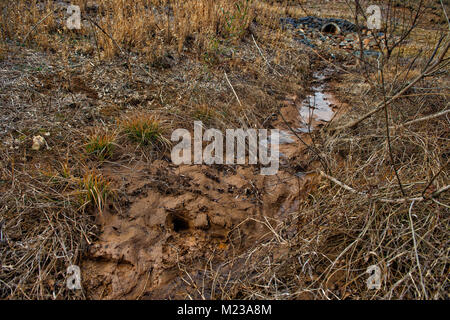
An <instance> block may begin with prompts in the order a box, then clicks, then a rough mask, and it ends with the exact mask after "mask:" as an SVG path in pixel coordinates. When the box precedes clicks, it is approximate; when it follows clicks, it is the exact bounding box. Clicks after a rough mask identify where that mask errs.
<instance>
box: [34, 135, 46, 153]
mask: <svg viewBox="0 0 450 320" xmlns="http://www.w3.org/2000/svg"><path fill="white" fill-rule="evenodd" d="M44 145H45V139H44V138H43V137H42V136H34V137H33V145H32V146H31V149H32V150H35V151H39V150H40V149H41V148H42V147H43V146H44Z"/></svg>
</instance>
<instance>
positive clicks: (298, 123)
mask: <svg viewBox="0 0 450 320" xmlns="http://www.w3.org/2000/svg"><path fill="white" fill-rule="evenodd" d="M330 73H331V71H330V70H325V71H322V72H318V73H315V74H314V81H313V82H314V85H313V86H312V93H311V94H310V95H309V96H307V97H306V98H305V99H304V100H303V101H300V100H298V99H297V97H288V98H287V99H286V101H285V106H284V107H283V108H282V109H281V113H282V115H283V117H282V118H284V119H288V120H287V121H286V122H285V121H283V120H282V119H278V120H277V121H276V122H275V123H274V124H273V125H274V127H275V128H276V129H280V130H281V131H280V157H281V159H280V162H281V167H280V170H279V172H278V174H277V175H274V176H261V175H259V172H258V171H259V170H258V169H257V168H255V167H252V166H236V167H231V166H206V165H181V166H175V165H173V164H172V163H169V162H166V161H162V160H157V161H154V162H153V163H151V164H149V163H136V164H134V166H132V167H127V166H123V165H117V164H110V165H108V166H107V167H105V168H104V170H103V174H104V175H105V176H106V177H107V178H109V179H110V180H111V181H112V183H113V185H114V187H115V188H116V189H117V190H120V192H119V193H118V196H117V201H116V205H115V206H110V207H108V208H106V209H105V210H104V212H103V213H102V214H101V215H100V216H99V221H98V223H99V224H100V226H101V230H102V232H101V234H100V236H99V239H98V241H96V243H94V244H92V245H91V246H90V248H89V252H88V255H87V257H86V258H85V259H84V261H83V263H82V273H83V286H84V287H85V288H89V290H88V293H89V295H88V297H89V298H95V299H182V298H187V297H197V298H207V299H209V298H214V296H213V293H212V292H206V293H205V292H202V294H201V296H199V291H198V289H196V286H197V285H201V283H202V282H203V284H204V281H205V279H204V278H203V279H202V278H201V277H200V274H201V271H202V270H204V269H205V266H206V265H207V264H208V263H210V264H211V265H220V263H221V261H222V262H223V261H227V260H229V259H230V257H231V256H235V255H236V254H239V253H240V252H245V250H247V249H248V248H250V247H252V246H254V245H255V244H256V243H258V241H261V240H263V239H264V238H267V237H268V236H270V234H271V231H270V229H271V227H272V225H276V224H277V223H278V222H280V221H283V220H284V219H286V217H287V216H288V215H289V214H290V213H294V212H297V211H298V209H299V203H300V201H301V199H302V198H303V197H305V196H306V195H307V194H308V192H309V190H310V188H311V186H312V185H314V184H316V181H317V179H318V177H317V175H316V174H315V173H311V172H305V171H302V170H298V168H294V167H292V163H294V162H295V161H298V160H299V159H301V158H302V157H305V149H306V147H305V146H304V145H303V144H302V143H300V141H299V140H298V139H297V137H296V136H295V134H294V133H293V132H292V130H291V129H292V128H294V130H295V131H296V132H297V134H300V135H301V136H302V137H303V140H304V141H305V142H306V143H308V144H309V143H311V142H312V141H311V138H310V134H309V132H310V131H312V130H314V129H316V128H317V127H319V126H320V125H323V124H324V123H326V122H327V121H330V120H331V119H332V117H333V116H334V107H336V104H335V103H334V102H335V101H334V99H333V96H332V94H331V93H329V92H327V84H326V79H327V77H328V76H329V74H330ZM268 143H270V141H269V142H268ZM293 228H294V229H295V226H293ZM294 229H293V230H292V233H293V234H295V230H294ZM238 267H239V266H238V265H236V264H234V266H233V268H238ZM224 270H225V269H224ZM223 272H225V271H223ZM186 279H188V280H189V281H187V280H186ZM195 283H199V284H197V285H196V284H195ZM209 287H210V286H209Z"/></svg>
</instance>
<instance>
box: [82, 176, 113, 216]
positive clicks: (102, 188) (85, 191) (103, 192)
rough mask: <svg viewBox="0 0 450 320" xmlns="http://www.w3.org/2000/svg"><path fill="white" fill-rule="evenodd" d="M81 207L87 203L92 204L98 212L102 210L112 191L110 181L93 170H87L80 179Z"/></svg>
mask: <svg viewBox="0 0 450 320" xmlns="http://www.w3.org/2000/svg"><path fill="white" fill-rule="evenodd" d="M79 193H80V197H81V208H83V209H84V208H85V207H86V206H88V205H89V204H92V205H94V206H95V207H96V208H97V209H98V210H99V212H103V209H104V207H105V204H106V201H107V200H108V197H109V196H111V195H112V193H113V191H112V189H111V186H110V182H109V181H107V180H106V179H105V178H103V176H102V175H101V174H99V173H97V172H95V171H88V172H86V173H85V174H84V176H83V178H82V179H81V181H80V191H79Z"/></svg>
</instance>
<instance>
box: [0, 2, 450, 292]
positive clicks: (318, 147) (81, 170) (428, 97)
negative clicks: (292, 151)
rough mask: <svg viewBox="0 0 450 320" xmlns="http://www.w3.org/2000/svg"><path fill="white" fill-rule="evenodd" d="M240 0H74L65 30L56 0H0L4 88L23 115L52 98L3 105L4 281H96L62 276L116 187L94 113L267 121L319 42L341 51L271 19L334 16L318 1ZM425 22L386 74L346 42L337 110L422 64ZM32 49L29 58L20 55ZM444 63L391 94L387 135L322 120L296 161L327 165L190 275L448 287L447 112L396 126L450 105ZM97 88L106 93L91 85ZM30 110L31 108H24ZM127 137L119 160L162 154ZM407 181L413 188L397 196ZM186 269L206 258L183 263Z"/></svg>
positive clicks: (269, 282)
mask: <svg viewBox="0 0 450 320" xmlns="http://www.w3.org/2000/svg"><path fill="white" fill-rule="evenodd" d="M236 3H237V2H236V1H226V0H220V1H213V0H203V1H199V0H190V1H170V2H169V1H166V0H161V1H154V0H148V1H145V0H139V1H118V0H116V1H113V0H110V1H107V0H100V1H97V4H98V7H94V6H92V5H91V4H89V3H88V1H83V0H79V1H74V4H79V5H80V6H81V7H82V10H83V12H84V13H85V14H86V15H87V16H88V17H89V18H90V19H91V20H87V21H86V24H85V25H84V27H83V29H82V30H80V31H69V30H67V29H66V28H65V27H64V23H63V22H64V21H65V19H66V17H65V13H64V11H63V10H59V11H58V9H57V8H56V7H55V5H54V2H53V1H45V2H40V1H36V0H35V1H22V0H19V1H15V2H11V1H9V2H2V7H1V9H2V10H1V12H2V13H1V20H0V26H1V30H2V41H3V43H2V45H1V47H0V62H2V58H1V57H2V52H3V56H5V57H6V58H8V59H9V60H8V61H10V60H12V59H13V58H14V59H16V60H14V62H13V63H12V65H13V66H14V68H17V69H19V70H20V75H17V73H18V72H19V71H17V70H16V69H14V68H13V67H11V66H10V65H7V66H8V68H10V69H11V70H13V71H12V72H11V76H10V77H11V79H13V80H14V81H15V82H14V81H9V79H3V80H2V81H4V82H3V83H2V85H4V87H5V88H7V89H8V94H9V96H6V98H5V99H4V100H2V101H3V102H5V107H8V108H10V109H12V108H14V110H17V111H15V112H16V113H18V114H19V110H21V109H20V108H17V109H15V108H16V104H17V105H18V106H19V107H22V106H23V105H25V106H27V107H29V108H32V107H35V106H39V107H40V108H41V109H40V110H47V111H48V114H46V115H45V117H44V116H43V115H42V114H41V113H39V112H35V117H36V119H34V120H35V121H34V122H33V121H31V120H29V119H28V120H27V121H25V120H24V121H23V122H20V123H19V124H17V127H13V124H14V125H15V122H14V121H13V120H14V118H13V117H10V118H8V121H11V126H12V129H11V132H12V133H11V139H12V140H13V141H14V144H13V145H12V146H2V148H1V149H0V152H1V162H0V170H1V178H0V190H1V191H2V193H1V196H0V228H1V229H0V231H1V232H2V240H3V239H6V240H3V242H2V243H0V251H1V263H2V269H1V271H0V284H1V285H0V297H1V298H7V299H18V298H24V299H36V298H38V299H62V298H85V297H86V295H85V292H73V291H69V290H67V289H66V287H65V276H66V274H65V271H66V267H67V265H70V264H77V263H79V261H80V260H81V259H82V258H83V255H84V254H85V253H86V251H87V247H88V246H89V245H90V244H92V243H93V242H94V241H95V239H96V236H97V233H98V231H99V230H98V227H97V226H96V224H95V220H96V217H97V216H98V213H99V211H98V209H100V211H101V209H103V208H104V206H105V205H106V204H113V202H114V199H111V198H108V197H106V195H107V193H108V190H107V188H104V187H107V186H108V184H107V182H105V181H104V180H103V179H102V177H101V175H98V176H97V175H95V176H93V175H92V172H96V174H97V171H93V170H94V169H96V170H100V171H101V166H102V163H103V161H100V162H98V161H96V160H93V161H89V160H87V159H86V157H85V155H84V152H82V151H83V145H84V144H85V141H83V139H81V138H80V137H83V136H84V133H85V131H86V128H88V127H89V128H90V127H92V126H93V127H100V128H101V129H102V130H106V128H107V127H108V128H109V129H111V130H114V129H117V128H116V127H117V122H116V119H117V118H123V117H125V118H126V115H125V116H124V113H128V115H129V114H131V115H133V114H146V115H148V117H149V119H154V117H160V118H162V119H165V120H167V123H168V126H170V127H186V128H188V129H191V128H190V126H191V125H192V123H193V120H202V121H203V122H204V124H206V125H207V126H208V127H216V128H219V129H224V128H230V127H255V128H259V127H270V125H271V121H272V119H275V118H276V116H277V114H278V111H279V108H280V107H281V102H282V101H283V100H284V99H285V97H286V96H287V95H293V94H300V95H302V94H303V92H304V88H307V87H308V86H309V83H308V80H309V78H310V74H311V73H312V71H314V69H318V68H323V67H324V66H328V63H324V62H323V61H322V60H321V58H320V57H327V58H328V59H331V58H330V57H331V56H330V51H329V50H333V52H331V53H335V52H334V49H333V48H331V49H330V48H328V49H329V50H328V52H327V50H324V52H317V51H316V52H313V51H307V50H306V49H305V48H303V47H300V46H299V44H298V43H296V42H295V41H293V40H292V38H290V37H291V35H290V34H286V32H284V31H282V30H281V28H279V18H280V17H282V16H285V15H287V14H289V15H292V16H294V17H295V16H303V15H306V14H320V15H325V16H328V15H329V16H333V15H335V14H334V12H336V11H330V7H326V6H323V5H324V4H325V2H324V3H319V2H318V3H314V4H311V6H307V5H304V6H303V7H299V6H297V5H295V4H293V5H291V6H288V5H287V3H278V2H276V3H268V2H267V1H255V2H253V3H252V4H250V6H249V9H248V12H247V13H246V14H245V15H243V14H242V9H237V7H236ZM240 3H242V4H245V3H246V1H240ZM302 4H303V3H302ZM327 9H328V10H327ZM348 9H349V7H348V6H347V5H346V3H345V1H344V2H342V3H339V12H340V13H339V14H340V16H341V17H347V18H348V17H351V16H352V15H351V11H349V10H348ZM53 10H55V14H50V13H51V12H53ZM424 24H426V23H424ZM424 32H425V31H421V32H418V33H412V34H411V35H410V38H408V39H407V40H414V39H415V40H420V39H421V40H420V41H416V42H412V43H411V42H410V43H406V44H405V46H402V47H399V48H398V49H397V50H395V51H394V52H393V54H392V59H391V60H390V62H389V63H386V64H385V65H384V66H383V72H384V78H385V80H386V82H385V84H384V90H383V88H382V85H381V82H380V80H381V79H380V74H379V73H378V72H374V70H373V69H370V68H368V69H367V72H365V73H364V72H362V71H361V68H360V67H359V66H356V65H355V59H354V58H352V57H348V56H347V57H346V58H342V57H343V56H342V55H341V54H339V53H336V56H337V57H338V59H336V61H334V62H335V63H336V64H339V68H340V69H339V70H342V69H343V70H344V71H345V72H342V74H341V75H339V79H338V80H339V81H337V82H340V84H336V88H337V89H336V90H337V95H338V97H339V98H340V99H341V100H342V101H343V102H346V103H347V104H348V105H349V106H350V108H349V110H348V111H347V114H346V115H345V116H343V117H340V118H339V124H346V123H348V122H349V121H350V120H352V119H357V118H359V117H360V116H361V115H363V114H364V113H366V112H368V111H370V110H372V108H373V103H376V102H380V101H383V98H384V96H383V91H387V92H388V94H387V96H389V95H390V94H391V93H392V92H396V90H397V89H398V88H401V87H402V86H403V85H404V84H405V83H406V82H407V81H410V80H411V79H413V78H414V77H415V76H417V75H418V74H420V71H421V68H423V67H424V66H425V65H426V62H427V60H426V57H427V55H428V56H429V55H430V54H432V52H433V48H432V47H431V46H430V43H429V42H431V40H436V38H434V39H432V38H433V35H434V37H435V36H436V32H434V31H433V32H431V31H429V33H428V34H427V35H428V36H426V37H424ZM252 36H254V38H252ZM447 36H448V34H447ZM424 38H425V39H426V40H427V41H423V40H424ZM253 39H255V42H256V43H257V46H259V48H260V49H261V52H260V51H259V50H258V48H257V47H256V46H255V43H254V40H253ZM22 43H24V44H23V46H22ZM2 48H3V49H2ZM421 49H422V52H423V55H422V56H420V57H419V58H417V60H415V61H416V62H415V64H414V65H413V66H412V67H411V68H409V67H408V66H409V65H408V63H409V62H411V61H413V60H414V59H416V58H415V55H416V54H417V53H418V52H420V50H421ZM41 51H43V52H46V54H48V55H49V56H45V57H48V58H47V59H46V60H43V58H42V56H44V55H43V54H42V56H41ZM37 52H38V53H37ZM21 55H26V57H22V56H21ZM30 56H31V57H32V60H31V61H32V62H31V63H30V60H26V59H25V58H27V59H28V58H29V57H30ZM12 57H13V58H12ZM344 57H345V56H344ZM6 58H5V59H6ZM20 59H23V61H22V60H20ZM39 59H41V60H39ZM447 59H448V57H447ZM39 61H45V64H43V65H38V62H39ZM446 61H447V62H448V60H446ZM5 68H6V67H5ZM35 69H39V70H35ZM225 72H226V74H227V76H228V80H229V83H228V82H227V81H226V79H225V77H224V73H225ZM447 78H448V65H444V68H442V69H441V70H439V72H438V73H433V74H432V75H430V76H429V77H426V78H425V79H423V80H422V81H420V82H419V83H417V85H416V86H414V87H413V88H411V90H409V91H408V92H406V93H405V94H404V95H403V96H402V98H401V99H398V100H397V101H395V102H393V103H392V105H391V106H390V108H389V110H388V112H389V113H388V115H389V119H390V123H389V124H388V125H390V126H392V127H393V128H392V132H391V134H392V136H391V144H390V146H389V145H388V142H387V140H386V136H385V129H386V123H385V118H384V115H383V114H382V113H380V114H376V115H375V116H373V117H370V118H369V119H368V120H366V121H363V122H362V123H361V124H360V125H359V126H358V127H357V128H356V129H347V130H342V131H339V132H333V131H330V130H328V128H324V129H323V130H320V131H318V132H316V133H314V135H313V137H312V138H313V141H314V142H315V146H314V148H315V149H313V150H315V152H313V151H312V150H310V151H309V152H308V153H307V154H306V155H305V158H307V159H308V161H307V163H308V164H309V165H308V167H307V168H304V169H305V170H308V171H314V170H316V171H318V170H319V169H320V170H324V168H322V167H320V166H319V160H322V161H325V162H326V163H327V165H328V169H329V172H328V171H327V174H328V175H329V177H333V178H334V179H335V180H330V179H327V178H322V180H320V183H319V184H318V185H311V186H310V189H309V193H308V194H306V195H305V196H304V201H303V202H302V203H301V205H300V209H299V210H298V212H295V213H291V214H289V215H288V216H287V217H285V218H284V219H283V220H282V221H278V220H275V219H267V220H265V221H264V222H261V223H264V224H265V226H266V227H267V228H268V230H269V231H268V232H267V234H264V235H262V236H261V238H260V241H258V242H257V243H255V244H251V245H248V244H247V245H246V246H245V247H246V250H244V251H242V250H240V247H239V245H238V244H239V237H240V233H239V228H235V229H234V230H233V232H231V234H230V237H229V239H228V242H229V244H230V246H231V247H233V246H234V251H233V250H231V251H230V256H233V254H234V256H233V258H230V259H228V260H226V261H216V260H214V256H212V257H211V258H210V259H209V260H208V261H205V266H206V267H205V268H204V269H202V270H201V272H202V273H203V278H201V280H202V281H200V282H195V281H191V280H192V279H191V278H189V277H187V278H188V282H189V281H191V284H192V287H195V288H202V292H203V293H205V292H207V293H209V296H208V295H206V296H207V297H208V298H216V299H217V298H221V299H235V298H241V299H447V298H448V262H449V252H448V247H449V246H448V230H449V228H448V224H449V220H448V217H449V215H448V213H449V211H448V209H449V203H450V198H449V195H448V192H443V193H442V194H439V195H438V196H436V197H434V196H433V194H434V192H436V190H440V189H442V188H443V187H445V186H446V185H448V181H449V171H448V155H449V143H448V141H449V140H448V139H449V136H448V127H449V120H448V117H447V116H442V117H435V118H431V119H429V120H426V121H419V122H415V123H412V124H409V125H405V126H400V125H401V124H405V123H408V122H410V121H412V120H417V119H421V118H423V117H427V116H430V115H434V114H436V113H438V112H442V110H446V108H448V93H447V90H448V79H447ZM230 84H231V86H232V87H233V90H235V94H236V95H237V96H238V98H239V102H238V101H237V99H236V96H235V94H234V92H232V90H231V88H230ZM5 91H6V90H5ZM97 93H101V94H102V97H99V98H98V99H96V96H97ZM11 101H12V102H11ZM27 101H28V102H27ZM19 102H20V104H19ZM11 103H12V104H11ZM27 103H29V104H27ZM61 108H62V109H61ZM42 113H43V111H42ZM20 116H21V117H24V118H26V116H25V111H24V112H22V111H20ZM11 119H13V120H11ZM138 120H139V119H136V118H135V119H134V120H133V121H134V122H133V123H134V124H137V123H138ZM56 122H58V124H55V123H56ZM8 123H9V122H8ZM61 123H62V124H61ZM66 124H69V125H70V127H68V126H66ZM44 127H45V128H46V129H48V130H49V131H51V133H52V134H51V136H50V137H48V138H46V139H47V140H48V142H49V145H50V148H52V149H50V150H42V152H41V153H30V151H29V148H28V147H29V146H27V145H26V144H27V143H28V142H29V141H30V138H31V137H32V136H33V135H34V134H38V133H40V130H42V129H43V128H44ZM135 127H136V126H135ZM137 127H138V128H140V127H139V125H138V126H137ZM147 127H148V126H147ZM144 129H145V128H144ZM150 129H152V126H150ZM141 131H142V130H141ZM111 132H112V131H111ZM152 132H153V131H152ZM158 132H159V131H158ZM94 142H95V141H94ZM120 143H121V148H120V151H118V152H117V154H115V157H114V158H113V160H114V161H117V163H118V164H119V165H129V164H130V163H132V162H133V161H137V160H140V159H143V160H145V161H148V162H151V161H152V160H154V159H155V158H158V157H164V156H166V154H165V153H164V152H165V151H164V150H163V149H161V150H157V151H156V153H157V155H155V153H146V152H143V151H142V150H138V151H137V149H136V147H135V143H134V144H133V142H129V141H128V140H127V139H123V140H120ZM16 145H17V146H16ZM97 147H98V146H97ZM97 147H96V148H95V150H97V151H102V150H104V148H103V147H101V146H100V147H99V148H97ZM116 157H117V158H116ZM319 157H320V158H321V159H319ZM108 158H109V157H108ZM101 160H105V159H101ZM297 165H298V166H299V167H302V166H303V163H299V164H297ZM393 168H395V170H396V171H397V174H398V176H399V179H400V181H401V182H402V188H403V192H402V190H401V188H399V184H398V180H397V177H396V172H395V170H393ZM293 170H294V169H293ZM83 177H84V180H83ZM83 181H84V183H83ZM333 181H334V182H333ZM336 181H337V182H339V183H336ZM343 186H346V187H348V188H345V187H343ZM352 190H353V191H352ZM80 194H83V195H85V197H84V202H83V204H82V205H80V202H79V200H80V198H79V195H80ZM410 198H415V199H419V198H421V199H420V200H415V201H411V200H402V199H410ZM108 199H109V200H108ZM105 200H108V201H109V202H107V203H105ZM382 200H392V201H393V202H389V201H382ZM398 200H401V201H398ZM89 203H90V204H91V205H89ZM243 223H246V222H243ZM370 265H378V266H379V267H380V268H381V270H382V276H383V278H382V288H381V289H380V290H377V291H370V290H367V287H366V284H365V281H366V279H367V276H368V275H367V274H366V269H367V267H368V266H370ZM180 269H181V270H183V272H186V273H187V274H189V273H194V272H196V271H197V270H192V269H190V266H189V265H188V264H186V265H183V264H180ZM88 289H89V288H88Z"/></svg>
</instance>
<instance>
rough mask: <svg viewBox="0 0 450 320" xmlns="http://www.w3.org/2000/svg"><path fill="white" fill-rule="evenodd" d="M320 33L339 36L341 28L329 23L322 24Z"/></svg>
mask: <svg viewBox="0 0 450 320" xmlns="http://www.w3.org/2000/svg"><path fill="white" fill-rule="evenodd" d="M321 31H322V32H324V33H332V34H339V33H341V28H340V27H339V26H338V25H337V24H336V23H334V22H330V23H326V24H324V25H323V26H322V29H321Z"/></svg>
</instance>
